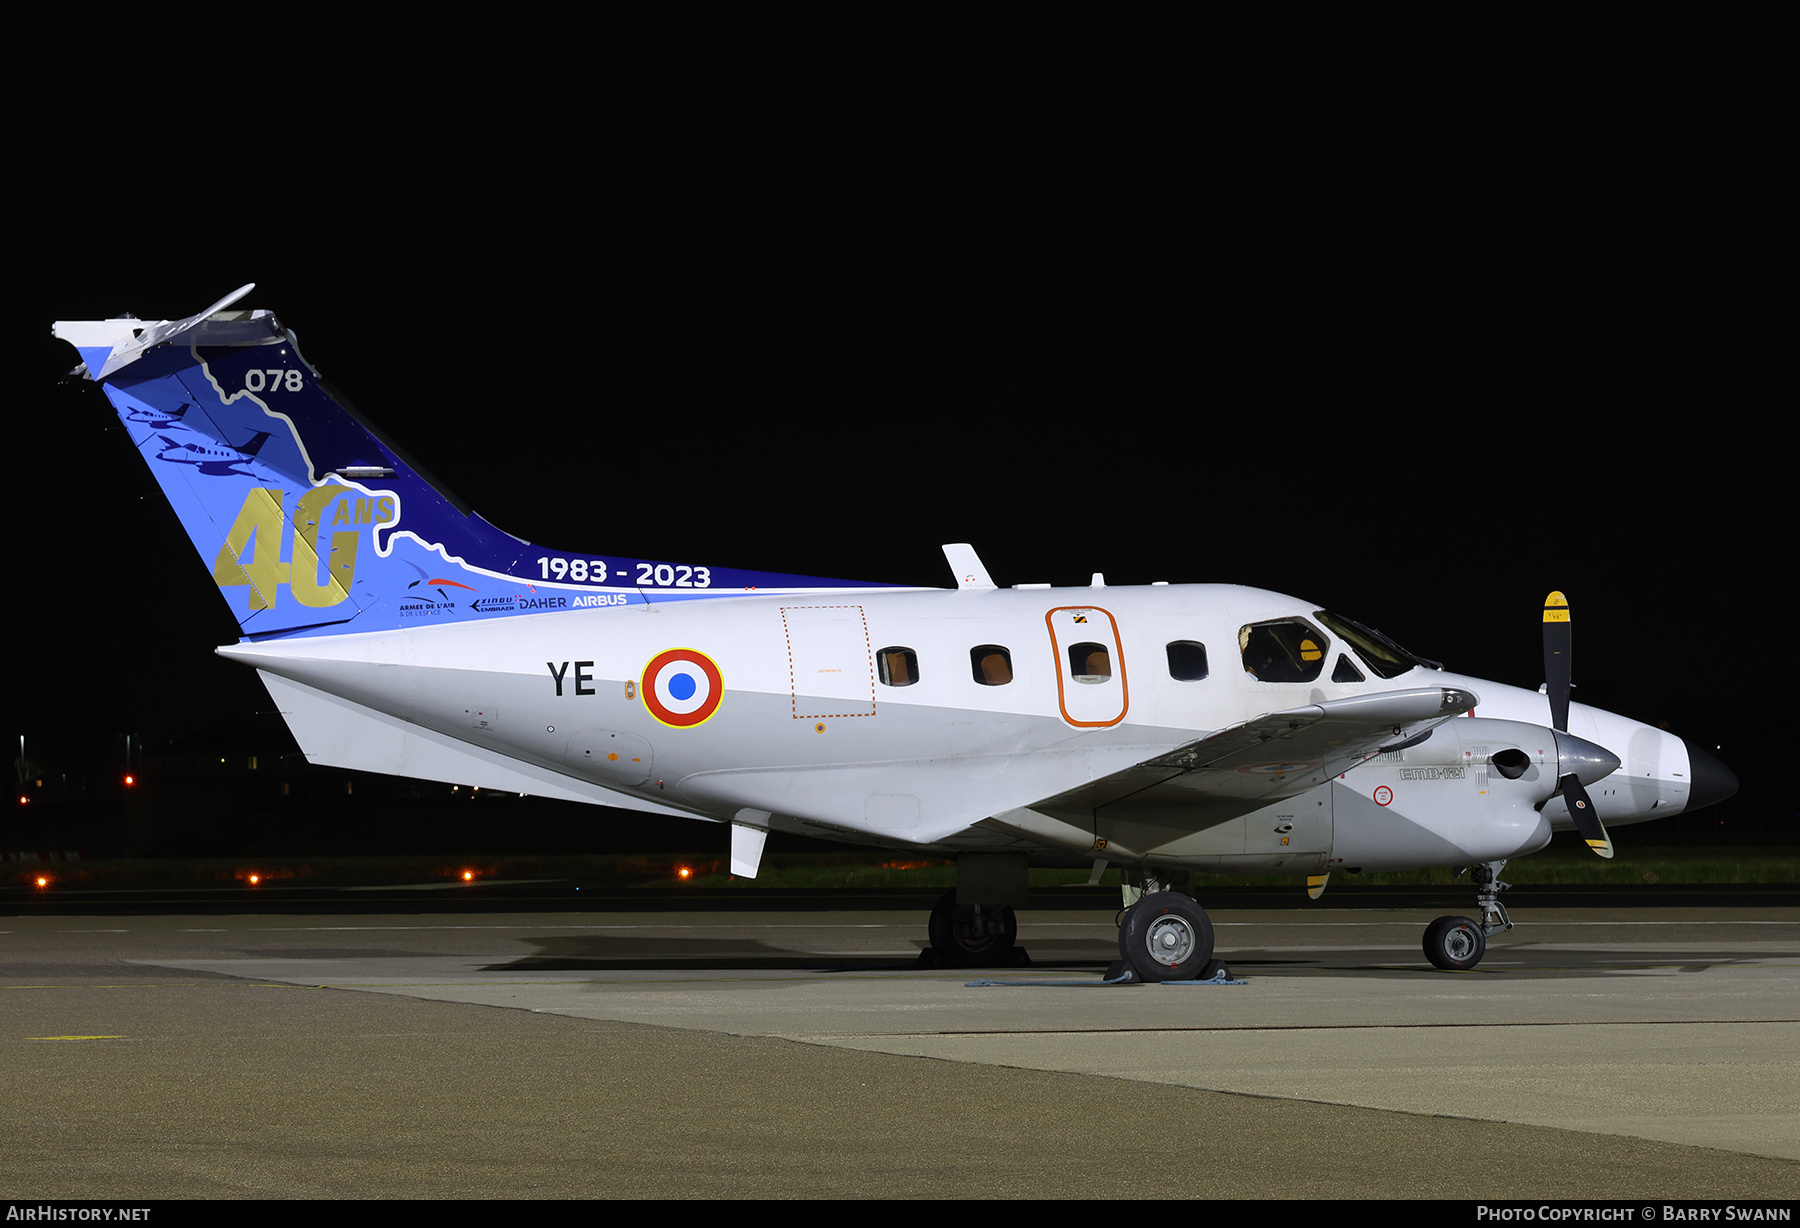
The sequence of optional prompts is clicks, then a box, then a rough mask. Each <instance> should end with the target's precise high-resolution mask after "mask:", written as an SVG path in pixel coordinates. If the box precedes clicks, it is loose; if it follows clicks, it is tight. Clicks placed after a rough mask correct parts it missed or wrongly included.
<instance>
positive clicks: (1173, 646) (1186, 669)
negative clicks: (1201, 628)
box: [1168, 640, 1206, 682]
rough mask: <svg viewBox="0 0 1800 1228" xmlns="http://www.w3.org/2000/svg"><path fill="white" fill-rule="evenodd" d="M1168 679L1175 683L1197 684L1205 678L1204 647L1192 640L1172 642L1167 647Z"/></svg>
mask: <svg viewBox="0 0 1800 1228" xmlns="http://www.w3.org/2000/svg"><path fill="white" fill-rule="evenodd" d="M1168 652H1169V677H1171V678H1173V679H1175V681H1177V682H1198V681H1200V680H1201V679H1202V678H1204V677H1206V645H1205V644H1200V643H1196V642H1195V641H1193V640H1172V641H1170V643H1169V647H1168Z"/></svg>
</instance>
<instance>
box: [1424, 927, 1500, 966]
mask: <svg viewBox="0 0 1800 1228" xmlns="http://www.w3.org/2000/svg"><path fill="white" fill-rule="evenodd" d="M1486 954H1487V935H1486V934H1484V933H1482V932H1481V927H1480V926H1479V925H1477V924H1475V922H1473V921H1471V920H1469V918H1467V917H1439V918H1438V919H1437V920H1436V921H1433V922H1432V923H1431V924H1430V925H1428V926H1426V927H1425V958H1426V959H1428V960H1430V961H1431V962H1432V965H1433V966H1434V967H1438V968H1442V969H1443V970H1444V971H1446V972H1467V971H1468V970H1469V969H1470V968H1473V967H1474V966H1475V965H1476V964H1479V963H1480V962H1481V957H1482V956H1483V955H1486Z"/></svg>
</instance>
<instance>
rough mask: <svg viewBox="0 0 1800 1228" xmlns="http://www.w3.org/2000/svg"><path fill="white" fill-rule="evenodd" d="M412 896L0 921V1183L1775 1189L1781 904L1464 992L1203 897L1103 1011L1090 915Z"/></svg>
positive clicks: (1310, 1193) (1343, 923) (180, 1191)
mask: <svg viewBox="0 0 1800 1228" xmlns="http://www.w3.org/2000/svg"><path fill="white" fill-rule="evenodd" d="M419 898H420V901H421V903H420V906H419V907H418V909H417V910H416V911H412V912H395V911H387V912H370V913H366V914H356V913H347V912H344V911H342V910H341V909H340V910H339V911H335V912H332V913H329V914H319V915H305V914H296V913H292V912H260V911H258V912H249V911H226V910H220V909H210V910H205V911H198V910H196V911H168V912H164V911H146V912H140V913H130V912H126V913H124V914H121V913H120V912H118V911H116V910H115V911H103V910H96V911H95V912H94V913H93V914H92V915H84V914H78V913H70V912H60V913H58V912H43V911H40V912H28V911H26V912H21V913H20V914H19V915H14V916H0V1156H4V1163H0V1195H4V1196H6V1197H9V1198H114V1197H137V1198H196V1197H199V1198H208V1197H228V1198H229V1197H251V1198H289V1197H295V1198H312V1197H369V1198H374V1197H382V1198H385V1197H436V1198H443V1197H732V1198H745V1197H905V1198H932V1197H981V1198H1060V1197H1105V1198H1118V1197H1144V1198H1170V1197H1202V1198H1204V1197H1235V1198H1249V1197H1255V1198H1304V1197H1330V1198H1343V1197H1359V1198H1380V1197H1390V1198H1394V1197H1424V1198H1629V1199H1639V1198H1681V1199H1696V1198H1756V1199H1771V1198H1774V1199H1782V1198H1794V1197H1797V1196H1800V908H1794V907H1761V906H1759V907H1752V908H1727V907H1673V908H1660V909H1649V910H1644V909H1639V910H1632V911H1629V912H1628V911H1625V910H1620V909H1611V908H1605V909H1594V908H1585V909H1584V908H1548V909H1539V910H1534V911H1533V912H1532V913H1531V914H1530V915H1529V916H1526V915H1521V913H1520V912H1519V910H1518V909H1517V907H1516V906H1515V911H1514V919H1515V920H1516V921H1518V922H1519V926H1518V928H1517V929H1516V930H1514V931H1513V932H1512V933H1511V934H1509V935H1504V936H1501V937H1498V938H1495V939H1493V940H1492V941H1491V942H1490V945H1489V948H1488V954H1487V957H1486V959H1485V960H1484V961H1483V963H1482V964H1481V966H1480V967H1479V968H1478V969H1476V970H1474V971H1472V972H1467V973H1445V972H1438V971H1436V970H1434V969H1432V968H1430V967H1429V965H1427V964H1426V962H1425V960H1424V957H1423V955H1422V954H1421V952H1420V949H1419V938H1420V935H1421V933H1422V932H1423V928H1424V926H1425V924H1426V923H1427V922H1428V921H1429V920H1430V919H1431V917H1432V916H1433V915H1436V914H1435V912H1429V911H1419V910H1416V909H1415V910H1388V909H1368V908H1357V909H1349V908H1335V909H1334V908H1331V907H1320V906H1319V905H1311V906H1308V907H1300V908H1294V909H1291V910H1290V909H1283V910H1269V909H1242V910H1234V909H1231V908H1218V909H1213V910H1211V913H1212V917H1213V920H1214V923H1215V926H1216V929H1217V933H1218V953H1219V955H1220V956H1221V957H1223V958H1226V959H1228V960H1229V962H1230V964H1231V967H1232V970H1233V972H1234V974H1236V976H1237V977H1239V978H1240V979H1241V980H1242V981H1243V982H1244V983H1243V984H1241V985H1204V986H1197V985H1149V986H1105V985H1101V984H1100V983H1099V981H1100V975H1101V970H1102V969H1103V967H1104V966H1105V964H1106V963H1107V962H1108V961H1109V960H1111V959H1112V958H1114V957H1115V956H1116V945H1115V944H1116V939H1115V933H1116V931H1115V929H1114V925H1113V916H1112V913H1111V912H1110V911H1100V910H1096V909H1094V908H1092V907H1087V908H1067V909H1060V910H1059V909H1055V908H1050V909H1031V910H1021V912H1020V914H1019V920H1020V935H1019V940H1020V943H1021V945H1023V946H1024V947H1025V948H1026V950H1027V951H1028V952H1029V953H1030V957H1031V963H1030V964H1029V966H1024V967H1015V968H1006V969H987V970H976V971H958V970H948V969H941V968H936V969H934V968H920V967H919V966H918V953H919V950H920V948H921V947H922V946H923V945H924V943H925V913H924V911H923V910H922V909H919V908H917V907H914V906H911V905H910V904H908V905H907V906H904V907H894V908H889V909H886V910H883V909H871V908H868V907H860V908H846V909H844V910H832V909H830V908H829V907H827V908H824V909H815V910H808V911H781V910H779V909H778V908H772V907H748V908H741V909H737V910H734V911H695V912H685V911H656V912H645V911H637V910H633V911H618V910H613V909H612V906H611V905H610V903H608V905H607V908H606V909H604V910H595V911H588V910H582V911H567V912H547V911H530V912H524V911H521V912H480V913H471V912H466V911H464V912H454V911H442V910H434V909H433V908H432V907H431V905H430V903H429V901H428V899H427V897H426V895H425V894H424V893H421V895H420V897H419ZM775 903H776V904H778V903H779V902H775ZM1465 911H1466V910H1465ZM983 982H989V983H983ZM994 982H997V983H994Z"/></svg>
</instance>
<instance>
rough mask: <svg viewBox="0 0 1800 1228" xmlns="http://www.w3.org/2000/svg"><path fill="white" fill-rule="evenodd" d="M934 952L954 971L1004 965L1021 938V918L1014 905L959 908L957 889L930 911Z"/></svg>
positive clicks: (928, 929) (966, 905)
mask: <svg viewBox="0 0 1800 1228" xmlns="http://www.w3.org/2000/svg"><path fill="white" fill-rule="evenodd" d="M927 932H928V933H929V934H930V935H931V949H932V950H934V951H936V952H937V953H938V955H939V956H941V957H942V958H943V961H944V962H945V963H946V964H949V965H950V966H951V967H952V968H981V967H992V966H994V965H995V964H1003V963H1005V962H1006V960H1007V957H1008V956H1010V955H1011V954H1012V951H1013V947H1014V946H1016V945H1017V943H1018V939H1019V919H1018V917H1016V916H1014V915H1013V910H1012V907H1011V905H1007V904H998V905H994V904H990V905H984V906H983V907H981V908H980V909H979V910H977V909H976V907H975V906H974V905H971V904H965V905H964V906H963V907H961V908H958V907H957V906H956V888H954V887H952V888H951V889H950V890H949V891H946V892H945V893H944V897H943V898H942V899H941V900H939V901H938V902H937V905H936V906H935V907H933V908H932V910H931V922H930V925H929V926H928V927H927Z"/></svg>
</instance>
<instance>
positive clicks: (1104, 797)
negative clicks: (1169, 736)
mask: <svg viewBox="0 0 1800 1228" xmlns="http://www.w3.org/2000/svg"><path fill="white" fill-rule="evenodd" d="M1477 702H1478V700H1477V698H1476V696H1475V695H1473V694H1472V693H1470V692H1468V691H1463V690H1458V689H1455V688H1452V687H1420V688H1416V689H1413V690H1406V691H1383V692H1379V693H1377V694H1373V695H1358V696H1353V697H1351V698H1348V699H1332V700H1326V701H1324V702H1321V703H1316V704H1308V705H1306V706H1305V707H1301V708H1289V709H1287V710H1285V711H1282V712H1270V713H1267V714H1265V715H1263V716H1259V717H1256V718H1254V719H1252V720H1248V721H1245V722H1244V723H1243V724H1241V725H1234V726H1232V727H1231V728H1229V729H1221V730H1219V731H1218V732H1217V733H1214V734H1210V735H1208V736H1207V737H1204V738H1199V739H1197V740H1195V741H1193V742H1189V743H1187V744H1186V745H1184V746H1181V747H1178V748H1176V749H1175V750H1174V751H1171V752H1169V753H1168V754H1164V755H1158V756H1156V757H1155V758H1153V759H1146V760H1144V761H1143V762H1141V763H1137V764H1133V765H1132V766H1131V767H1128V768H1125V769H1123V770H1122V771H1118V772H1114V773H1112V774H1111V775H1108V776H1102V777H1100V778H1098V779H1096V780H1092V781H1089V782H1088V783H1086V784H1084V785H1081V786H1079V787H1077V788H1074V789H1070V790H1067V791H1065V792H1063V793H1059V794H1056V795H1055V796H1053V797H1047V798H1044V799H1042V800H1041V801H1038V802H1034V803H1032V804H1031V805H1030V806H1028V807H1026V809H1028V810H1032V811H1036V812H1038V813H1039V814H1043V815H1051V816H1054V817H1056V818H1058V819H1062V820H1064V821H1065V822H1074V823H1082V824H1085V823H1087V822H1089V821H1090V820H1091V819H1092V818H1093V817H1094V816H1096V815H1098V814H1105V815H1106V816H1108V817H1112V818H1128V819H1133V820H1138V821H1142V822H1147V823H1153V824H1157V825H1159V826H1167V827H1172V828H1177V829H1187V830H1196V831H1197V830H1199V829H1201V828H1205V827H1211V826H1214V825H1215V824H1218V823H1224V822H1227V821H1229V820H1231V819H1235V818H1237V817H1238V816H1239V815H1243V814H1248V813H1250V812H1251V811H1252V810H1256V809H1259V808H1261V807H1263V806H1266V805H1268V804H1270V803H1271V802H1276V801H1279V800H1281V799H1282V798H1285V797H1291V796H1293V795H1295V794H1297V793H1303V792H1305V791H1306V790H1308V789H1312V788H1315V787H1317V786H1318V785H1321V784H1324V783H1325V782H1326V781H1328V780H1330V779H1331V778H1332V777H1333V776H1336V775H1339V774H1340V773H1342V772H1347V771H1349V770H1350V769H1351V768H1353V767H1355V766H1356V765H1357V764H1359V763H1362V762H1363V761H1364V760H1367V759H1370V758H1373V757H1374V756H1375V755H1378V754H1380V753H1381V752H1383V751H1384V750H1395V749H1398V748H1399V747H1401V746H1403V745H1411V744H1412V743H1414V742H1416V741H1423V740H1424V739H1425V738H1426V737H1429V736H1430V733H1431V730H1433V729H1434V728H1436V727H1437V726H1438V725H1441V724H1443V723H1444V722H1445V721H1447V720H1450V719H1451V718H1452V717H1455V716H1458V715H1460V714H1461V713H1463V712H1467V711H1468V710H1469V709H1471V708H1473V707H1474V706H1475V705H1476V703H1477ZM995 817H996V818H1001V819H1002V821H1004V818H1003V816H995Z"/></svg>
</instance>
